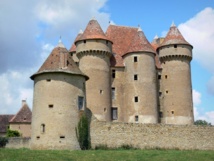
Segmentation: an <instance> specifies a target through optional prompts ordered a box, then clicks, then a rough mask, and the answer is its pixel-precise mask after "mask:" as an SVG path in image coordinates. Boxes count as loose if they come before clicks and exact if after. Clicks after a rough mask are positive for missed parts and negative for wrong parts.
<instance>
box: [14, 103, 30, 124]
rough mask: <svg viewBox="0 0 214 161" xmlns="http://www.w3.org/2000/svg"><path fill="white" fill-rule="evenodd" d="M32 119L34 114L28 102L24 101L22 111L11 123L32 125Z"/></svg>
mask: <svg viewBox="0 0 214 161" xmlns="http://www.w3.org/2000/svg"><path fill="white" fill-rule="evenodd" d="M31 117H32V112H31V110H30V108H29V107H28V105H27V103H26V101H25V100H23V101H22V107H21V109H20V110H19V112H18V113H17V114H16V115H15V116H13V118H12V119H11V120H10V123H20V122H25V123H31Z"/></svg>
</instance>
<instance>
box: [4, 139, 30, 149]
mask: <svg viewBox="0 0 214 161" xmlns="http://www.w3.org/2000/svg"><path fill="white" fill-rule="evenodd" d="M6 148H14V149H19V148H30V138H22V137H11V138H9V139H8V143H7V144H6Z"/></svg>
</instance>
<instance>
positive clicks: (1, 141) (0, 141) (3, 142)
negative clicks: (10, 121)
mask: <svg viewBox="0 0 214 161" xmlns="http://www.w3.org/2000/svg"><path fill="white" fill-rule="evenodd" d="M7 143H8V139H7V138H5V137H0V148H3V147H5V145H6V144H7Z"/></svg>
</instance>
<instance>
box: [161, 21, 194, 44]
mask: <svg viewBox="0 0 214 161" xmlns="http://www.w3.org/2000/svg"><path fill="white" fill-rule="evenodd" d="M173 44H184V45H190V44H189V43H188V42H187V41H186V40H185V39H184V37H183V36H182V34H181V33H180V31H179V30H178V28H177V27H176V26H175V24H174V23H173V24H172V25H171V27H170V29H169V31H168V33H167V35H166V37H165V39H164V41H163V43H162V44H161V45H160V46H166V45H173ZM190 46H192V45H190Z"/></svg>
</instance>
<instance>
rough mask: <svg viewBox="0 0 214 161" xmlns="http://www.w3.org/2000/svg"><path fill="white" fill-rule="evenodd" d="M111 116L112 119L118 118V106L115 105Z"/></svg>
mask: <svg viewBox="0 0 214 161" xmlns="http://www.w3.org/2000/svg"><path fill="white" fill-rule="evenodd" d="M111 118H112V120H117V108H115V107H112V108H111Z"/></svg>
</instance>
